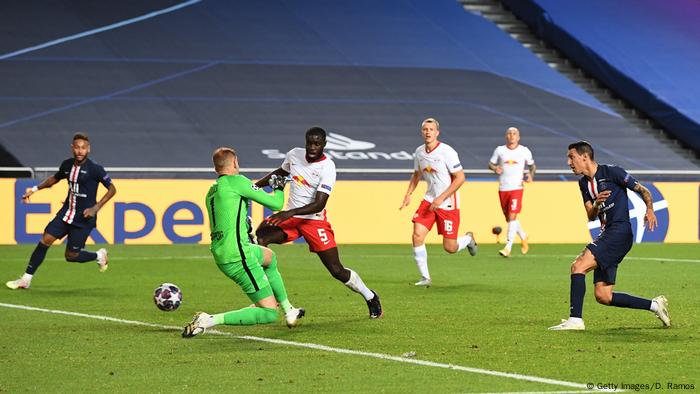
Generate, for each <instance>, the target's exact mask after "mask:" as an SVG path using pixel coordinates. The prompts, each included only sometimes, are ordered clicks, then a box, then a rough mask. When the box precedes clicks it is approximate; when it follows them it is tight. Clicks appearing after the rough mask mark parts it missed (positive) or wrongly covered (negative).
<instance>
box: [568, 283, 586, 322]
mask: <svg viewBox="0 0 700 394" xmlns="http://www.w3.org/2000/svg"><path fill="white" fill-rule="evenodd" d="M569 294H570V298H569V302H570V305H571V309H570V312H569V316H571V317H578V318H579V319H580V318H581V317H582V315H583V296H585V295H586V274H571V291H570V293H569Z"/></svg>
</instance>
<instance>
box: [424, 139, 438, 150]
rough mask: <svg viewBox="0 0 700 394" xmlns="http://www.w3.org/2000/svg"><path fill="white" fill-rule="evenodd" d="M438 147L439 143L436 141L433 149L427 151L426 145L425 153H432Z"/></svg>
mask: <svg viewBox="0 0 700 394" xmlns="http://www.w3.org/2000/svg"><path fill="white" fill-rule="evenodd" d="M438 146H440V141H438V143H437V145H435V148H433V149H430V150H428V146H427V145H426V146H425V153H431V152H433V151H434V150H435V149H437V148H438Z"/></svg>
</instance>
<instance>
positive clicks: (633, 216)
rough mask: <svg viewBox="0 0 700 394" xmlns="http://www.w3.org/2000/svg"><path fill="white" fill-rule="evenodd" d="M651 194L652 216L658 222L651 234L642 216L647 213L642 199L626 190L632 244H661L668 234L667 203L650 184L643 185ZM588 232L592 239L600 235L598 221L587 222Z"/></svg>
mask: <svg viewBox="0 0 700 394" xmlns="http://www.w3.org/2000/svg"><path fill="white" fill-rule="evenodd" d="M644 186H646V188H647V189H649V191H650V192H651V197H652V199H653V201H654V205H653V206H654V214H655V215H656V220H657V222H658V227H657V228H656V229H655V230H654V231H653V232H652V231H649V229H648V228H647V227H646V226H645V223H644V215H645V214H646V211H647V206H646V204H645V203H644V200H642V197H641V196H640V195H639V194H637V193H636V192H634V191H632V190H629V189H625V190H627V199H628V203H627V207H628V209H629V213H630V223H631V224H632V233H633V234H634V242H635V243H642V242H663V241H664V239H666V233H668V223H669V214H668V202H667V201H666V200H665V199H664V196H663V195H662V194H661V192H660V191H659V189H657V188H656V186H654V185H652V184H644ZM588 230H589V232H590V233H591V237H592V238H593V239H596V238H598V235H600V220H594V221H592V222H588Z"/></svg>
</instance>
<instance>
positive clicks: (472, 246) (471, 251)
mask: <svg viewBox="0 0 700 394" xmlns="http://www.w3.org/2000/svg"><path fill="white" fill-rule="evenodd" d="M467 235H469V236H470V237H472V240H471V241H469V243H468V244H467V250H468V251H469V254H470V255H472V256H476V252H477V251H478V250H479V247H478V246H477V244H476V239H474V233H473V232H471V231H468V232H467Z"/></svg>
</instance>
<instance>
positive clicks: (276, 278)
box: [263, 252, 292, 312]
mask: <svg viewBox="0 0 700 394" xmlns="http://www.w3.org/2000/svg"><path fill="white" fill-rule="evenodd" d="M263 270H264V271H265V275H267V280H268V281H269V282H270V287H271V288H272V293H273V294H274V295H275V300H277V302H278V303H279V304H280V306H281V307H282V309H283V310H284V311H285V312H287V311H288V310H289V309H291V308H292V304H291V303H289V299H288V296H287V289H286V288H285V287H284V280H282V275H280V272H279V270H278V269H277V254H276V253H274V252H272V261H271V262H270V265H268V266H267V267H263Z"/></svg>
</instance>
